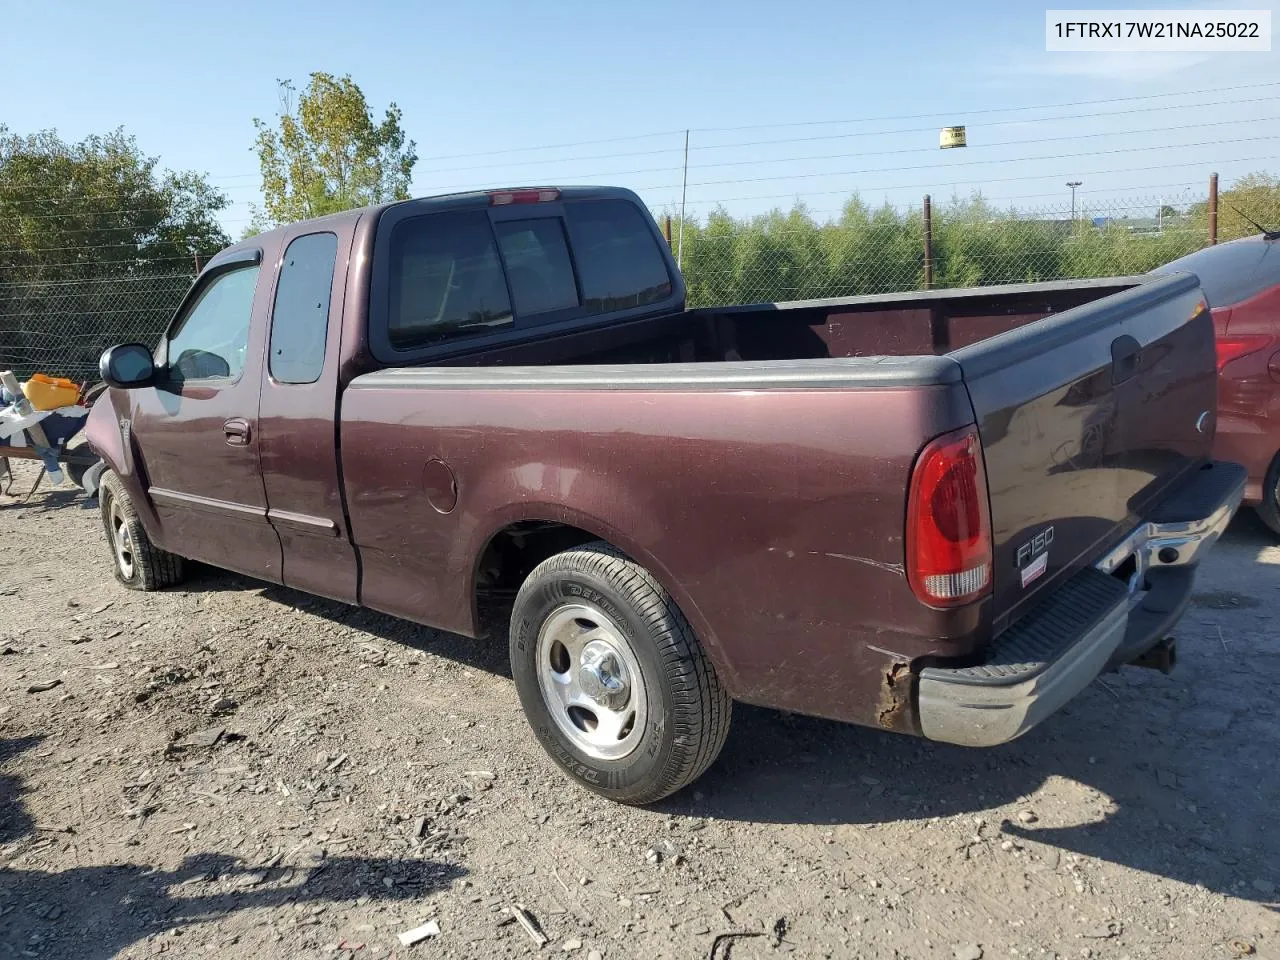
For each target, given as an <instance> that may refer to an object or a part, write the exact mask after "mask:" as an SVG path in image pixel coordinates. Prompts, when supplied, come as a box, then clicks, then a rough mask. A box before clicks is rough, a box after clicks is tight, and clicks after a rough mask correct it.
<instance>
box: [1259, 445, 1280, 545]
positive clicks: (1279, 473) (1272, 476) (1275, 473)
mask: <svg viewBox="0 0 1280 960" xmlns="http://www.w3.org/2000/svg"><path fill="white" fill-rule="evenodd" d="M1253 509H1254V511H1255V512H1256V513H1257V514H1258V516H1259V517H1260V518H1261V519H1262V522H1263V523H1265V524H1266V525H1267V526H1268V527H1270V528H1271V532H1272V533H1274V534H1276V535H1277V536H1280V454H1278V455H1277V456H1276V458H1275V459H1274V460H1272V461H1271V466H1270V467H1269V468H1268V470H1267V476H1266V478H1265V479H1264V480H1263V481H1262V502H1261V503H1260V504H1258V505H1257V506H1256V507H1254V508H1253Z"/></svg>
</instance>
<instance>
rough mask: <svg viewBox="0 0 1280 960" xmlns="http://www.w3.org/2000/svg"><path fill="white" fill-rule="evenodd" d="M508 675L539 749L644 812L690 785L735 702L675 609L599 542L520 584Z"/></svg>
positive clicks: (637, 569) (642, 572) (635, 568)
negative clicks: (649, 805) (645, 806)
mask: <svg viewBox="0 0 1280 960" xmlns="http://www.w3.org/2000/svg"><path fill="white" fill-rule="evenodd" d="M510 637H511V641H510V642H511V673H512V676H513V677H514V679H515V683H516V689H517V690H518V692H519V694H520V702H521V705H522V706H523V707H524V712H525V716H526V717H527V718H528V720H529V723H530V725H531V726H532V727H533V731H534V734H535V735H536V736H537V738H538V741H539V742H540V743H541V744H542V746H543V748H544V749H545V750H546V751H547V753H549V754H550V755H551V757H552V759H554V760H555V761H556V763H558V764H559V765H560V767H561V768H562V769H563V770H564V771H565V772H566V773H568V774H569V776H570V777H572V778H573V779H574V780H576V781H578V782H579V783H580V784H582V785H583V786H585V787H587V788H589V789H591V790H594V791H595V792H596V793H599V794H602V795H603V796H606V797H609V798H610V799H613V800H618V801H620V802H623V803H633V804H641V803H652V802H654V801H656V800H660V799H662V798H663V797H666V796H668V795H670V794H672V793H675V792H676V791H677V790H679V789H681V788H682V787H684V786H686V785H687V784H689V783H691V782H692V781H693V780H695V779H697V778H698V777H699V776H700V775H701V774H702V773H703V771H704V770H706V768H707V767H709V766H710V765H711V763H712V762H713V761H714V760H715V758H716V756H717V754H719V752H720V748H721V747H722V746H723V745H724V740H725V736H726V735H727V734H728V731H729V721H730V716H731V710H732V703H731V701H730V699H729V696H728V694H727V693H726V692H725V691H724V688H723V687H722V686H721V685H720V681H719V678H718V677H717V676H716V672H715V667H714V666H713V665H712V663H711V661H710V660H709V659H708V658H707V656H706V653H705V652H704V651H703V649H702V647H701V646H700V645H699V643H698V640H697V638H696V637H694V635H693V630H692V629H691V628H690V626H689V623H688V621H687V620H685V617H684V614H683V613H681V611H680V608H679V607H678V606H676V604H675V601H674V600H672V598H671V597H670V595H668V594H667V592H666V591H665V590H663V589H662V587H661V586H660V585H659V584H658V582H657V581H656V580H654V579H653V576H652V575H651V574H650V573H649V572H648V571H647V570H646V569H645V568H644V567H642V566H640V565H639V564H637V563H635V562H634V561H632V560H630V559H628V558H627V557H625V556H624V555H623V554H621V553H620V552H619V551H617V550H616V549H614V548H613V547H611V546H609V545H608V544H605V543H602V542H597V543H591V544H587V545H585V546H582V547H577V548H575V549H573V550H568V551H565V552H564V553H560V554H556V555H555V556H553V557H551V558H550V559H548V560H545V561H544V562H543V563H541V564H539V565H538V566H537V567H536V568H535V569H534V571H533V572H532V573H531V574H530V575H529V577H528V579H526V580H525V582H524V584H523V586H521V588H520V592H519V594H518V596H517V597H516V602H515V608H514V610H513V612H512V616H511V634H510Z"/></svg>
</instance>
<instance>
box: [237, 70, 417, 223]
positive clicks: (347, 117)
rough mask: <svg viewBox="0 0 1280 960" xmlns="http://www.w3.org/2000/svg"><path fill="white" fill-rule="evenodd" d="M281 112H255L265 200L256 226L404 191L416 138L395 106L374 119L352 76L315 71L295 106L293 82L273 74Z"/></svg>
mask: <svg viewBox="0 0 1280 960" xmlns="http://www.w3.org/2000/svg"><path fill="white" fill-rule="evenodd" d="M278 83H279V87H280V107H281V108H280V115H279V117H277V118H276V120H275V121H274V122H271V123H268V122H266V121H264V120H260V119H256V118H255V119H254V121H253V124H254V127H255V128H256V129H257V131H258V136H257V139H256V141H255V144H254V151H255V152H256V153H257V155H258V163H259V165H260V166H261V168H262V195H263V203H264V207H263V209H262V210H255V212H254V222H255V226H258V227H263V228H265V227H269V226H272V225H275V224H279V223H289V222H292V221H295V220H305V219H308V218H310V217H319V216H323V215H325V214H327V213H336V212H337V211H339V210H349V209H351V208H352V207H362V206H366V205H368V204H373V203H383V202H386V201H388V200H404V199H407V198H408V196H409V182H410V179H411V178H412V175H413V166H414V164H415V163H417V161H418V157H417V154H416V153H415V148H416V145H415V144H414V142H413V141H412V140H408V139H406V138H405V133H404V130H403V129H402V127H401V125H400V121H401V113H400V108H399V107H397V106H396V105H395V104H394V103H392V104H390V105H389V106H388V107H387V110H386V114H385V115H384V117H383V120H382V122H381V123H375V122H374V117H373V113H372V111H371V110H370V108H369V103H368V101H367V100H366V99H365V95H364V92H363V91H362V90H361V89H360V87H359V86H357V85H356V83H355V81H353V80H352V79H351V77H350V76H342V77H334V76H332V75H331V74H328V73H313V74H311V80H310V82H309V83H308V84H307V88H306V89H305V90H304V91H303V92H302V93H301V94H299V95H298V96H297V104H296V107H295V105H294V95H295V93H296V91H295V90H294V87H293V84H292V83H291V82H290V81H288V80H280V81H278Z"/></svg>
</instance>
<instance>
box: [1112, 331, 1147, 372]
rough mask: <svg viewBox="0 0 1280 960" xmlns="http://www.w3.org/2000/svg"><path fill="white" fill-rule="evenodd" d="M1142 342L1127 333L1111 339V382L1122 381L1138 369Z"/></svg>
mask: <svg viewBox="0 0 1280 960" xmlns="http://www.w3.org/2000/svg"><path fill="white" fill-rule="evenodd" d="M1141 357H1142V344H1140V343H1138V341H1137V340H1135V339H1134V338H1133V337H1131V336H1129V335H1128V334H1127V333H1126V334H1125V335H1124V336H1121V337H1116V338H1115V339H1114V340H1112V341H1111V383H1112V384H1117V383H1123V382H1124V381H1126V380H1128V379H1129V378H1130V377H1132V376H1133V375H1134V374H1135V373H1137V371H1138V360H1139V359H1140V358H1141Z"/></svg>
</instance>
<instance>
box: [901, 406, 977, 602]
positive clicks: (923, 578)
mask: <svg viewBox="0 0 1280 960" xmlns="http://www.w3.org/2000/svg"><path fill="white" fill-rule="evenodd" d="M907 580H908V582H910V584H911V589H912V590H914V591H915V594H916V596H917V597H919V598H920V599H921V600H923V601H924V602H925V603H927V604H929V605H931V606H935V607H951V606H957V605H959V604H962V603H968V602H970V601H971V600H975V599H977V598H978V597H980V596H982V595H983V594H985V593H986V592H987V591H989V590H990V589H991V516H990V513H989V511H988V507H987V476H986V471H985V470H984V469H983V466H982V445H981V442H980V441H979V439H978V431H977V428H976V427H972V426H971V427H966V428H964V429H963V430H957V431H955V432H954V433H948V434H944V435H943V436H941V437H938V438H937V439H936V440H934V441H933V442H932V443H930V444H929V445H928V446H927V447H925V448H924V451H923V452H922V453H921V454H920V456H919V457H918V458H917V460H916V465H915V469H914V470H912V472H911V491H910V495H909V498H908V500H907Z"/></svg>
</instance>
